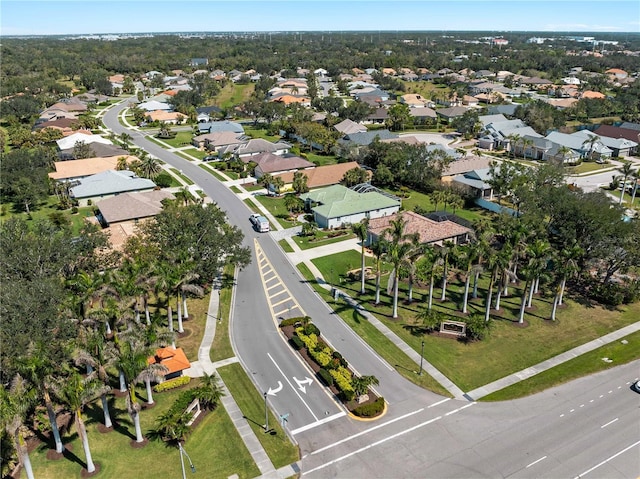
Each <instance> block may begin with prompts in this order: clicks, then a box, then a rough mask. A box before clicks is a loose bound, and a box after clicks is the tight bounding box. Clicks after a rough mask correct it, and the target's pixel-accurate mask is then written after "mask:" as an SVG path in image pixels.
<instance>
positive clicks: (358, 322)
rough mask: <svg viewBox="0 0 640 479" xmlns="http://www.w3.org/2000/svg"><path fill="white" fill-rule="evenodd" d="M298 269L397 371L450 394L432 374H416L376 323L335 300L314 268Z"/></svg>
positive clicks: (418, 383) (299, 266) (434, 390)
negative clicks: (319, 280)
mask: <svg viewBox="0 0 640 479" xmlns="http://www.w3.org/2000/svg"><path fill="white" fill-rule="evenodd" d="M297 268H298V269H299V270H300V272H301V273H302V275H303V276H304V277H305V278H306V279H307V280H308V281H310V283H311V284H312V285H313V287H314V289H315V290H316V291H317V292H318V294H319V295H320V296H321V297H322V298H323V299H324V300H325V301H326V302H327V304H329V305H330V306H331V307H332V308H333V310H334V311H336V313H337V314H338V315H339V316H340V317H341V318H342V319H343V320H344V321H345V322H346V323H347V324H348V325H349V326H351V328H352V329H353V330H354V331H355V332H356V333H357V334H358V335H359V336H360V337H361V338H362V339H363V340H364V341H365V342H366V343H367V344H368V345H369V346H371V348H372V349H373V350H374V351H376V352H377V353H378V354H379V355H380V356H381V357H382V358H383V359H384V360H385V361H387V362H388V363H389V364H390V365H392V366H394V367H395V368H396V371H398V373H400V374H401V375H402V376H404V377H405V378H407V379H408V380H409V381H411V382H412V383H414V384H417V385H418V386H421V387H423V388H426V389H429V390H430V391H433V392H435V393H438V394H441V395H443V396H450V394H449V392H448V391H447V390H446V389H445V388H444V387H442V386H441V385H440V383H438V382H437V381H436V380H435V379H433V377H431V376H430V375H429V374H427V373H425V372H423V373H422V375H420V376H419V375H418V374H417V373H418V371H416V369H417V367H416V363H415V362H414V361H413V360H412V359H411V358H409V356H407V355H406V354H405V353H404V352H402V351H401V350H400V349H399V348H398V347H397V346H396V345H395V344H393V343H392V342H391V340H390V339H389V338H387V337H386V336H385V335H384V334H382V333H381V332H380V331H378V329H377V328H376V327H375V326H373V325H372V324H371V323H369V321H367V320H366V319H365V318H363V317H362V316H361V315H360V314H359V313H358V312H357V311H356V310H355V309H353V308H351V307H348V306H346V304H345V303H343V302H342V301H338V302H336V301H334V299H333V297H332V296H331V293H330V292H329V291H327V290H326V289H324V288H323V287H321V286H320V285H319V284H318V283H316V282H315V278H314V276H313V274H311V271H309V268H307V266H306V265H305V264H304V263H300V264H298V265H297ZM342 353H344V354H345V356H346V357H347V359H348V357H349V355H348V352H345V351H342Z"/></svg>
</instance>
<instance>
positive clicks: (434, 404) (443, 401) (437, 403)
mask: <svg viewBox="0 0 640 479" xmlns="http://www.w3.org/2000/svg"><path fill="white" fill-rule="evenodd" d="M447 401H451V398H445V399H443V400H442V401H438V402H434V403H433V404H432V405H431V406H427V409H429V408H432V407H436V406H439V405H440V404H442V403H445V402H447Z"/></svg>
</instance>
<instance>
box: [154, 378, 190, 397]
mask: <svg viewBox="0 0 640 479" xmlns="http://www.w3.org/2000/svg"><path fill="white" fill-rule="evenodd" d="M189 381H191V378H190V377H189V376H180V377H177V378H173V379H169V380H168V381H165V382H162V383H160V384H156V385H155V386H154V387H153V390H154V391H155V392H157V393H161V392H163V391H169V390H170V389H175V388H179V387H181V386H184V385H186V384H189Z"/></svg>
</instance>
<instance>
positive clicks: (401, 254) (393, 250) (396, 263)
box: [385, 241, 413, 319]
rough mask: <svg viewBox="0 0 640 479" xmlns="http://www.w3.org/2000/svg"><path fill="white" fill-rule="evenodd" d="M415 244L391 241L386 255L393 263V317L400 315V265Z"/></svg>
mask: <svg viewBox="0 0 640 479" xmlns="http://www.w3.org/2000/svg"><path fill="white" fill-rule="evenodd" d="M412 248H413V246H412V245H411V243H407V242H403V243H398V242H395V241H392V242H390V243H389V246H388V248H387V252H386V253H385V256H386V258H387V261H389V262H390V263H391V264H392V265H393V272H394V273H395V274H393V315H392V317H393V319H396V318H397V317H398V283H399V282H400V267H401V266H402V264H403V263H404V262H405V261H406V259H407V256H408V254H409V253H410V252H411V250H412Z"/></svg>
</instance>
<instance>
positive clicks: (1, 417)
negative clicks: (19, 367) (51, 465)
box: [0, 374, 37, 479]
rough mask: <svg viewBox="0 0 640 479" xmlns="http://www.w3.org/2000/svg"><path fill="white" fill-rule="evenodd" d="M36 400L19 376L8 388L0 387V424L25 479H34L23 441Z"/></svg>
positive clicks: (34, 391) (30, 387) (35, 395)
mask: <svg viewBox="0 0 640 479" xmlns="http://www.w3.org/2000/svg"><path fill="white" fill-rule="evenodd" d="M36 398H37V392H36V390H35V389H33V387H32V386H31V385H30V384H29V383H28V382H27V381H25V380H24V379H23V378H22V376H20V375H19V374H17V375H16V376H15V377H14V378H13V380H12V381H11V385H10V387H9V388H6V387H4V386H3V387H0V424H1V425H2V428H3V429H4V430H5V431H6V432H7V434H8V435H9V436H11V438H12V439H13V446H14V448H15V450H16V454H17V455H18V461H19V462H20V464H22V467H23V468H24V471H25V474H26V476H27V479H34V476H33V468H32V467H31V459H30V458H29V450H28V449H27V442H26V441H25V439H24V429H25V427H24V422H25V420H26V417H27V413H28V412H29V410H30V409H31V407H32V406H33V405H34V404H35V402H36Z"/></svg>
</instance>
